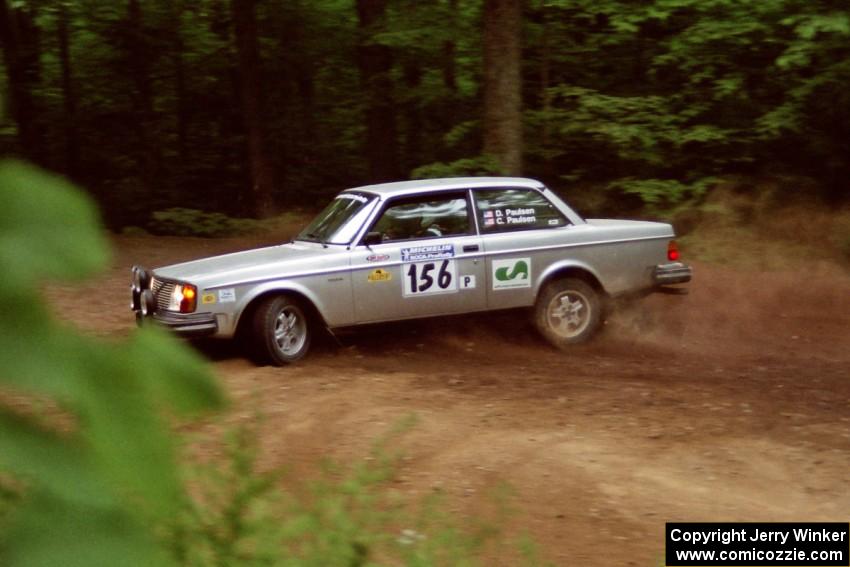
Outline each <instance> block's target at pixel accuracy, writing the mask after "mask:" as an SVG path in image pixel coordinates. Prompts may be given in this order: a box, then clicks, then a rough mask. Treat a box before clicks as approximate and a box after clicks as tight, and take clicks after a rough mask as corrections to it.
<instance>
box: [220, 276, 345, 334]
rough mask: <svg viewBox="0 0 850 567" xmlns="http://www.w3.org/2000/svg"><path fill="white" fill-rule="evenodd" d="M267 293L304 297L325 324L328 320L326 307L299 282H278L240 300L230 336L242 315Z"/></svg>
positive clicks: (262, 287) (263, 284) (256, 287)
mask: <svg viewBox="0 0 850 567" xmlns="http://www.w3.org/2000/svg"><path fill="white" fill-rule="evenodd" d="M267 293H291V294H294V295H298V296H300V297H303V298H304V299H306V300H307V301H309V302H310V303H311V304H312V305H313V307H314V308H315V309H316V312H318V314H319V316H320V317H321V318H322V320H323V322H324V321H327V320H328V318H327V309H326V306H325V305H324V304H323V302H322V301H321V299H320V298H319V296H318V295H316V294H315V293H314V292H312V291H310V289H309V288H307V287H306V286H305V285H303V284H301V283H299V282H297V281H294V280H277V281H270V282H265V283H262V284H259V285H256V286H254V287H252V288H251V290H250V291H249V292H247V293H245V294H244V295H243V296H242V297H241V298H240V299H239V302H238V303H237V304H236V308H235V309H234V312H235V313H236V316H235V317H234V318H233V321H232V323H231V324H232V327H231V328H230V329H228V331H229V333H228V334H230V335H232V334H234V333H235V332H236V329H237V327H238V326H239V322H240V321H241V320H242V315H244V314H245V310H246V308H247V307H248V306H249V305H251V303H252V302H253V301H254V300H255V299H257V298H258V297H260V296H262V295H266V294H267Z"/></svg>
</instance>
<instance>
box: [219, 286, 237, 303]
mask: <svg viewBox="0 0 850 567" xmlns="http://www.w3.org/2000/svg"><path fill="white" fill-rule="evenodd" d="M218 300H219V302H221V303H233V302H234V301H236V290H235V289H234V288H232V287H229V288H227V289H220V290H218Z"/></svg>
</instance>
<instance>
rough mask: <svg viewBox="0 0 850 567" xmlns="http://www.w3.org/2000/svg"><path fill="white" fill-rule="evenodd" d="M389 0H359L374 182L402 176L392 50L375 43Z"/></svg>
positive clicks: (362, 74) (362, 77) (360, 49)
mask: <svg viewBox="0 0 850 567" xmlns="http://www.w3.org/2000/svg"><path fill="white" fill-rule="evenodd" d="M386 8H387V0H357V16H358V19H359V24H360V39H359V41H358V46H357V63H358V66H359V68H360V80H361V83H362V85H363V90H364V92H365V93H366V97H367V98H366V159H367V162H368V164H369V179H370V181H372V182H381V181H391V180H394V179H398V177H399V164H398V140H397V138H398V131H397V127H396V113H395V102H394V100H393V82H392V77H391V76H390V72H391V71H392V67H393V57H392V51H391V50H390V48H389V47H387V46H385V45H377V44H374V43H373V42H372V37H373V36H374V33H375V30H376V28H378V27H379V26H380V24H381V20H382V19H383V17H384V14H385V12H386Z"/></svg>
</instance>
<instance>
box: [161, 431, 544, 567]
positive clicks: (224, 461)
mask: <svg viewBox="0 0 850 567" xmlns="http://www.w3.org/2000/svg"><path fill="white" fill-rule="evenodd" d="M412 424H413V421H411V420H407V421H406V422H403V423H401V424H400V425H399V427H397V428H396V429H395V430H394V431H392V432H390V433H389V434H388V435H386V436H385V437H384V438H382V439H380V440H379V441H377V442H376V443H375V444H374V446H373V448H372V451H371V454H370V456H369V458H368V460H365V461H363V462H361V463H357V464H354V465H352V466H342V465H340V464H338V463H333V462H326V463H324V466H323V467H322V468H321V470H320V471H319V472H318V473H317V474H316V475H315V476H314V478H312V479H311V480H310V481H309V482H304V481H300V480H298V479H295V478H292V477H291V476H290V475H288V474H286V473H285V472H284V471H281V470H271V471H267V472H260V471H259V470H258V465H257V458H258V448H257V438H258V435H257V431H256V427H257V425H258V424H257V423H254V424H250V425H246V424H243V425H242V426H239V427H238V428H236V429H232V430H231V431H230V432H229V433H228V434H227V435H226V439H225V444H224V448H223V451H222V452H223V455H222V456H221V458H213V459H212V460H210V461H209V462H206V463H200V464H199V463H198V462H197V461H196V460H193V459H189V460H187V463H188V464H187V466H186V479H187V482H188V484H189V485H191V486H192V487H193V488H194V490H193V496H192V498H190V499H187V500H186V501H185V505H184V508H183V510H182V511H181V513H180V514H178V515H177V516H176V517H175V521H174V522H172V523H171V524H170V527H169V529H168V530H167V533H168V535H167V536H166V540H167V541H168V542H169V546H170V547H171V549H172V551H173V554H174V556H175V557H176V558H177V559H178V561H179V563H180V564H181V565H184V566H186V567H212V566H218V565H222V566H223V565H227V566H239V567H243V566H244V567H248V566H251V567H254V566H257V567H259V566H264V567H328V566H337V565H339V566H367V565H368V566H378V565H408V566H410V567H426V566H436V565H446V566H449V565H451V566H474V565H479V564H482V562H481V561H480V560H479V559H480V558H481V557H482V556H483V555H485V554H486V553H490V554H493V553H496V552H499V551H501V553H499V556H500V557H514V556H517V557H518V556H522V557H524V558H525V560H526V561H524V562H523V564H525V565H539V564H541V563H540V562H539V561H538V559H537V554H536V553H535V551H534V549H533V544H532V543H531V542H530V541H529V540H527V539H524V540H523V541H522V542H521V545H520V546H514V545H510V546H506V547H507V549H504V550H501V549H500V547H499V545H500V543H501V542H500V541H499V538H500V536H501V532H500V530H499V528H498V527H497V526H496V525H494V524H493V523H482V522H481V521H476V522H473V523H472V524H471V525H469V524H468V525H465V526H463V527H461V526H460V525H458V524H457V523H456V522H454V521H452V519H451V518H450V517H449V516H448V515H447V513H446V512H445V506H444V504H443V502H442V499H441V498H440V496H439V495H435V496H431V497H428V498H426V499H425V500H424V501H422V502H421V503H420V505H418V506H414V505H413V503H410V502H404V501H403V500H402V499H401V498H400V497H399V496H397V495H395V494H394V493H393V492H392V491H391V490H390V489H389V484H390V482H391V481H392V479H393V478H394V475H395V473H394V470H395V468H396V466H397V462H398V457H399V456H398V454H394V453H393V452H392V451H391V450H390V448H391V447H392V446H393V445H394V444H395V443H397V441H398V439H399V435H400V434H401V433H403V432H404V431H406V430H407V429H409V427H410V426H412ZM504 498H509V496H506V497H504ZM504 498H503V499H504ZM498 502H500V501H499V500H497V503H498ZM508 513H509V511H508V510H507V508H506V507H505V506H504V505H499V506H497V509H496V510H495V511H494V518H492V520H491V521H495V522H501V521H503V520H504V519H505V518H506V517H507V514H508Z"/></svg>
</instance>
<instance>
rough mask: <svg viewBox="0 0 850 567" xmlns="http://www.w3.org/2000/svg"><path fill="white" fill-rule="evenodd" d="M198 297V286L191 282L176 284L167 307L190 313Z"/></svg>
mask: <svg viewBox="0 0 850 567" xmlns="http://www.w3.org/2000/svg"><path fill="white" fill-rule="evenodd" d="M197 299H198V288H196V287H195V286H193V285H192V284H177V285H176V286H174V291H172V292H171V297H170V298H169V301H168V309H169V310H171V311H179V312H180V313H192V312H193V311H194V310H195V304H196V303H197Z"/></svg>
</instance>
